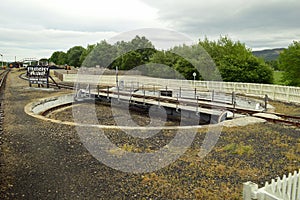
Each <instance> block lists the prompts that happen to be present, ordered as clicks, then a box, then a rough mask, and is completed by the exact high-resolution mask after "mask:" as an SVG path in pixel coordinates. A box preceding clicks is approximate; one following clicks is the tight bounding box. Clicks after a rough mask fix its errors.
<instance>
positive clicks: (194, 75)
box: [193, 72, 197, 88]
mask: <svg viewBox="0 0 300 200" xmlns="http://www.w3.org/2000/svg"><path fill="white" fill-rule="evenodd" d="M196 75H197V74H196V72H194V73H193V77H194V88H195V87H196V83H195V81H196Z"/></svg>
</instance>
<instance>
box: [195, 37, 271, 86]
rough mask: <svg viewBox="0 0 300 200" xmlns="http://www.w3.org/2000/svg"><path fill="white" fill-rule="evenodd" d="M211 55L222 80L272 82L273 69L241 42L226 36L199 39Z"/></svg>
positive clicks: (200, 43)
mask: <svg viewBox="0 0 300 200" xmlns="http://www.w3.org/2000/svg"><path fill="white" fill-rule="evenodd" d="M199 45H201V46H202V47H203V48H204V49H205V50H206V51H207V52H208V53H209V55H210V56H211V57H212V59H213V60H214V62H215V64H216V66H217V67H218V70H219V72H220V74H221V76H222V79H223V80H224V81H231V82H249V83H272V82H273V70H272V69H271V67H270V66H269V65H268V64H266V63H265V62H264V60H263V59H260V58H257V57H255V56H254V55H253V54H252V51H251V49H249V48H247V47H246V46H245V44H242V43H241V42H239V41H237V42H233V41H232V40H231V39H229V38H228V37H221V38H220V39H219V40H218V41H209V40H208V39H207V38H206V39H205V40H203V41H199Z"/></svg>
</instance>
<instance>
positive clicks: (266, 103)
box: [265, 95, 269, 111]
mask: <svg viewBox="0 0 300 200" xmlns="http://www.w3.org/2000/svg"><path fill="white" fill-rule="evenodd" d="M268 100H269V97H268V95H265V111H267V109H268Z"/></svg>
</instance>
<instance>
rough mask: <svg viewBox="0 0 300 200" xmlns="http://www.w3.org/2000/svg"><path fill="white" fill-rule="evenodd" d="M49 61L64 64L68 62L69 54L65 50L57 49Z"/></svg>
mask: <svg viewBox="0 0 300 200" xmlns="http://www.w3.org/2000/svg"><path fill="white" fill-rule="evenodd" d="M49 62H53V63H55V64H56V65H64V64H66V63H67V54H66V53H65V52H63V51H55V52H54V53H53V54H52V55H51V57H50V58H49Z"/></svg>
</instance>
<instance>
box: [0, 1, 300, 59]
mask: <svg viewBox="0 0 300 200" xmlns="http://www.w3.org/2000/svg"><path fill="white" fill-rule="evenodd" d="M0 9H1V12H0V54H3V59H4V60H5V61H6V60H9V61H11V60H14V59H15V56H16V57H17V60H21V59H23V58H25V57H36V58H42V57H46V58H49V57H50V56H51V54H52V53H53V52H54V51H67V50H68V49H69V48H71V47H73V46H75V45H81V46H83V47H86V46H87V44H95V43H96V42H99V41H101V40H103V39H106V40H109V39H110V38H111V37H116V36H118V34H120V33H122V32H126V31H132V30H135V29H141V28H160V29H169V30H173V31H177V32H180V33H183V34H185V35H187V36H189V37H191V38H192V39H193V40H195V41H197V40H198V39H203V38H204V37H205V36H206V37H208V38H209V39H211V40H216V39H218V38H219V36H220V35H222V36H224V35H227V36H229V37H230V38H232V39H233V40H239V41H241V42H243V43H245V44H246V46H247V47H249V48H251V49H253V50H257V49H265V48H277V47H287V46H288V45H289V44H291V43H292V41H293V40H300V21H299V19H300V1H299V0H264V1H261V0H248V1H244V0H209V1H207V0H205V1H204V0H105V1H104V0H84V1H83V0H80V1H77V0H1V2H0ZM156 37H157V38H158V37H162V38H164V36H163V35H161V34H157V35H156ZM150 39H151V38H150Z"/></svg>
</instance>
